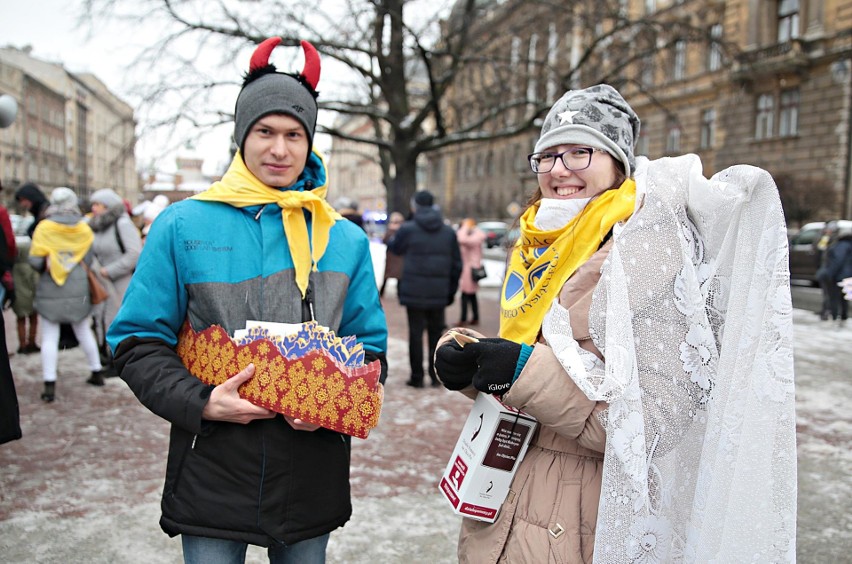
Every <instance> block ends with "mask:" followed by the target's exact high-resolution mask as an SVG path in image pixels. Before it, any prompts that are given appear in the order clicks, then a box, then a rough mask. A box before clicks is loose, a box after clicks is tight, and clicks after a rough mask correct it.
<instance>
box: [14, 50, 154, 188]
mask: <svg viewBox="0 0 852 564" xmlns="http://www.w3.org/2000/svg"><path fill="white" fill-rule="evenodd" d="M0 93H2V94H8V95H10V96H12V97H13V98H15V100H16V101H17V102H18V115H17V118H16V120H15V122H14V123H13V124H12V125H11V126H10V127H7V128H5V129H2V130H0V179H2V181H3V186H4V187H6V188H7V190H6V192H7V194H6V197H7V199H8V196H9V194H11V193H13V191H14V188H15V187H17V186H19V185H20V184H23V183H24V182H35V183H37V184H39V185H40V186H41V187H42V188H43V189H44V191H45V193H48V192H49V191H50V190H52V189H53V188H55V187H57V186H68V187H70V188H72V189H73V190H75V191H76V192H77V194H78V195H79V196H80V197H81V198H83V199H85V198H86V197H87V196H88V195H89V194H91V193H92V192H94V191H95V190H99V189H101V188H111V189H114V190H115V191H116V192H118V193H119V194H121V195H122V196H124V197H125V198H127V199H128V200H129V201H131V202H136V201H137V200H138V198H139V192H140V184H141V183H140V179H139V175H138V173H137V172H136V157H135V146H136V121H135V118H134V115H133V108H132V107H130V106H129V105H128V104H127V103H125V102H124V101H122V100H121V99H119V98H118V97H117V96H115V95H114V94H113V93H112V92H110V91H109V89H108V88H107V87H106V86H105V85H104V84H103V83H102V82H101V81H100V80H99V79H98V78H97V77H95V76H94V75H92V74H88V73H82V74H79V73H72V72H70V71H68V70H67V69H65V68H64V67H63V66H62V65H60V64H57V63H50V62H46V61H42V60H40V59H37V58H34V57H32V56H30V54H29V51H28V50H27V49H23V50H22V49H17V48H14V47H5V48H0Z"/></svg>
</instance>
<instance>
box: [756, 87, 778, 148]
mask: <svg viewBox="0 0 852 564" xmlns="http://www.w3.org/2000/svg"><path fill="white" fill-rule="evenodd" d="M774 112H775V99H774V98H773V97H772V95H771V94H761V95H760V96H758V98H757V116H756V118H755V123H754V138H755V139H768V138H769V137H772V131H773V130H774V129H775V127H774V126H775V124H774V123H773V118H774Z"/></svg>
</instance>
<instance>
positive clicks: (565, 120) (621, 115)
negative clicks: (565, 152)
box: [535, 84, 639, 176]
mask: <svg viewBox="0 0 852 564" xmlns="http://www.w3.org/2000/svg"><path fill="white" fill-rule="evenodd" d="M638 137H639V117H638V116H637V115H636V112H634V111H633V108H631V107H630V105H629V104H628V103H627V102H626V101H625V100H624V98H622V97H621V94H619V93H618V91H617V90H616V89H615V88H613V87H612V86H610V85H608V84H598V85H596V86H590V87H589V88H585V89H583V90H569V91H568V92H566V93H565V94H564V95H563V96H562V97H561V98H560V99H559V100H558V101H557V102H556V103H555V104H553V107H552V108H550V111H549V112H547V117H546V118H545V119H544V124H543V125H542V126H541V137H539V139H538V142H537V143H536V144H535V152H537V153H538V152H540V151H544V150H547V149H548V148H550V147H555V146H557V145H589V146H590V147H594V148H597V149H603V150H605V151H606V152H608V153H609V154H610V155H612V156H613V157H614V158H615V159H617V160H619V161H620V162H621V163H623V164H624V170H625V173H626V174H627V176H631V175H632V174H633V172H634V171H635V169H636V164H635V163H636V161H635V159H634V156H633V147H634V146H635V145H636V139H638Z"/></svg>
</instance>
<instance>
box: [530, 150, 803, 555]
mask: <svg viewBox="0 0 852 564" xmlns="http://www.w3.org/2000/svg"><path fill="white" fill-rule="evenodd" d="M635 178H636V182H637V201H638V202H640V204H639V206H640V207H638V209H637V211H636V213H634V215H633V216H632V217H631V218H630V220H628V222H627V223H626V224H625V225H624V228H623V229H622V230H621V232H620V233H616V236H615V243H614V245H613V247H612V251H611V252H610V255H609V258H608V259H607V261H606V263H605V264H604V267H603V271H602V278H601V282H600V283H599V284H598V287H597V289H596V290H595V295H594V300H593V304H592V308H591V312H590V318H589V323H590V327H591V330H592V337H593V339H594V341H595V344H596V345H597V346H598V348H599V349H600V350H601V351H602V352H603V353H604V357H605V359H606V361H605V364H604V363H600V362H598V363H595V362H593V361H592V360H590V359H589V358H588V356H587V355H586V354H585V353H584V351H581V350H579V349H578V348H577V347H576V341H574V340H573V338H572V337H571V329H570V323H569V320H568V316H567V311H566V310H565V309H563V308H562V307H561V306H559V304H558V303H556V302H554V305H553V307H552V308H551V310H550V312H549V313H548V315H547V317H546V318H545V321H544V324H543V328H542V329H543V335H544V337H545V339H547V341H548V343H549V344H550V346H551V347H552V348H553V350H554V352H555V353H556V355H557V357H558V358H559V359H560V361H561V363H562V364H563V366H564V367H565V369H566V371H568V373H569V374H570V375H571V377H572V378H573V379H574V380H575V381H576V383H577V385H578V386H580V388H581V389H582V390H583V391H584V392H585V393H586V394H587V395H588V396H589V397H590V398H592V399H595V400H602V401H606V402H608V404H609V407H608V409H607V410H606V411H604V412H602V414H601V421H602V423H603V424H604V426H605V427H606V431H607V446H606V452H605V455H604V456H605V458H604V474H603V486H602V489H601V500H600V508H599V511H600V512H599V516H598V524H597V536H596V541H595V562H618V563H622V562H642V563H646V562H647V563H651V562H725V563H727V562H793V561H795V555H796V550H795V548H796V547H795V532H796V435H795V412H794V408H795V406H794V389H793V353H792V318H791V313H792V311H791V309H792V304H791V300H790V287H789V273H788V263H787V238H786V229H785V224H784V219H783V215H782V212H781V203H780V200H779V197H778V192H777V189H776V187H775V184H774V182H773V181H772V178H771V176H770V175H769V174H768V173H767V172H766V171H763V170H761V169H758V168H754V167H750V166H735V167H731V168H729V169H726V170H724V171H722V172H720V173H719V174H716V175H715V176H713V178H712V179H710V180H707V179H706V178H704V177H703V175H702V170H701V162H700V160H699V159H698V157H696V156H694V155H687V156H683V157H678V158H667V159H660V160H657V161H653V162H649V161H648V160H647V159H640V161H639V163H638V167H637V172H636V175H635Z"/></svg>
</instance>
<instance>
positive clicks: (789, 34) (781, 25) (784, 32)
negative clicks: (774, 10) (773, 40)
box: [778, 0, 799, 43]
mask: <svg viewBox="0 0 852 564" xmlns="http://www.w3.org/2000/svg"><path fill="white" fill-rule="evenodd" d="M797 37H799V0H780V2H778V43H784V42H785V41H790V40H791V39H796V38H797Z"/></svg>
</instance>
